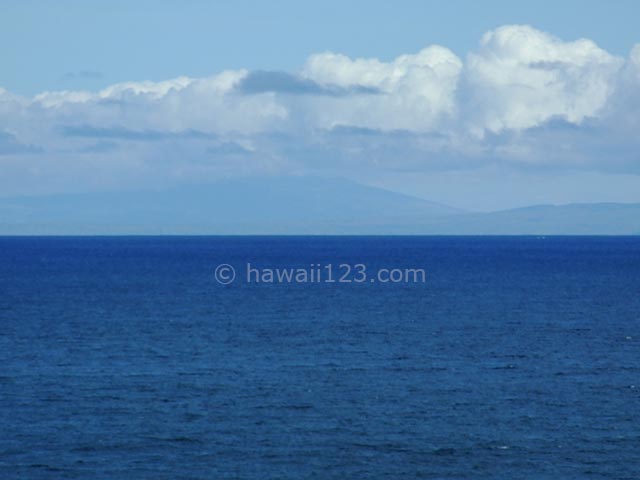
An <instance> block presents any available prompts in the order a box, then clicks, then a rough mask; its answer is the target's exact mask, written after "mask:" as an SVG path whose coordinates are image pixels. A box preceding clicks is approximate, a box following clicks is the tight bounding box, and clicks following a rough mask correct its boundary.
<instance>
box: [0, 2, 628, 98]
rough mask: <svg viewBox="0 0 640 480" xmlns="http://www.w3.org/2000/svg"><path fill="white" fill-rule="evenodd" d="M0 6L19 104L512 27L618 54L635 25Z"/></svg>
mask: <svg viewBox="0 0 640 480" xmlns="http://www.w3.org/2000/svg"><path fill="white" fill-rule="evenodd" d="M0 5H1V7H0V8H1V9H2V15H0V58H2V66H1V67H0V69H1V70H0V85H2V86H3V87H4V88H6V89H8V90H11V91H13V92H16V93H21V94H35V93H39V92H41V91H44V90H51V89H66V88H99V87H103V86H106V85H109V84H111V83H116V82H123V81H130V80H156V81H158V80H165V79H167V78H173V77H177V76H180V75H187V76H192V77H203V76H208V75H211V74H213V73H216V72H219V71H221V70H225V69H240V68H247V69H251V70H256V69H266V70H294V69H296V68H298V67H299V66H300V64H301V63H302V62H303V61H304V60H305V59H306V58H307V57H308V56H309V55H311V54H313V53H316V52H322V51H325V50H331V51H335V52H341V53H344V54H345V55H348V56H351V57H377V58H380V59H386V60H390V59H392V58H395V57H396V56H398V55H401V54H403V53H406V52H415V51H418V50H420V49H421V48H423V47H424V46H426V45H429V44H438V45H444V46H446V47H447V48H449V49H451V50H452V51H453V52H454V53H456V54H457V55H459V56H463V55H465V54H466V53H467V52H468V51H469V50H471V49H473V48H474V47H475V46H476V45H477V43H478V39H479V38H480V37H481V36H482V34H483V33H485V32H486V31H487V30H490V29H492V28H495V27H497V26H500V25H506V24H521V23H525V24H530V25H533V26H535V27H536V28H538V29H541V30H544V31H548V32H551V33H553V34H554V35H557V36H559V37H562V38H566V39H573V38H581V37H587V38H590V39H591V40H593V41H595V42H596V43H597V44H598V45H600V46H601V47H602V48H604V49H605V50H608V51H609V52H611V53H614V54H617V55H623V56H624V55H627V54H628V53H629V50H630V48H631V46H632V45H633V44H634V43H635V42H638V41H639V39H638V33H637V32H638V18H639V17H640V4H639V3H638V2H637V1H634V0H616V1H615V2H613V3H612V2H605V1H593V0H582V1H575V0H563V1H557V0H556V1H549V0H540V1H536V2H514V1H490V0H489V1H482V2H472V1H468V0H467V1H461V0H450V1H428V0H422V1H420V0H405V1H398V2H389V1H379V0H369V1H362V0H352V1H348V2H345V1H336V0H325V1H322V2H310V1H309V2H301V1H283V0H276V1H274V2H259V1H247V0H237V1H218V2H211V1H197V0H196V1H158V0H156V1H148V0H139V1H135V2H131V1H117V0H112V1H99V0H98V1H90V2H88V1H82V0H75V1H70V0H60V1H56V2H46V1H33V0H20V1H17V0H15V1H6V0H4V1H1V2H0ZM83 73H85V75H83ZM86 74H88V75H86Z"/></svg>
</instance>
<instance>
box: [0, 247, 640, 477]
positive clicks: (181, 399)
mask: <svg viewBox="0 0 640 480" xmlns="http://www.w3.org/2000/svg"><path fill="white" fill-rule="evenodd" d="M248 264H250V267H247V265H248ZM220 265H226V266H227V267H225V268H228V267H231V268H233V269H234V270H235V276H234V277H233V278H232V275H229V272H228V271H227V274H226V276H225V277H223V278H222V280H223V281H222V282H221V281H220V280H221V279H220V278H218V277H217V274H218V273H219V270H218V267H219V266H220ZM345 265H346V266H348V267H349V270H350V271H349V272H348V273H349V275H346V276H345V280H351V281H350V282H347V281H337V280H339V278H338V277H337V276H336V275H333V277H332V279H333V280H334V281H333V282H331V281H326V280H327V274H328V272H329V270H331V269H332V270H333V273H334V274H336V273H340V275H341V276H342V274H343V273H347V272H346V269H347V267H346V266H345ZM328 267H330V268H328ZM248 268H252V269H254V270H253V271H254V272H255V271H258V273H253V274H252V275H253V276H249V278H248V277H247V275H246V274H247V271H248ZM279 269H280V270H281V269H291V271H292V272H293V273H300V272H301V271H305V272H310V273H311V275H307V276H306V281H302V280H304V278H303V277H304V275H302V276H301V277H300V279H301V281H298V282H296V281H287V280H286V278H285V279H284V280H283V281H277V276H278V273H277V272H276V274H275V275H272V276H271V277H269V275H268V273H269V272H271V273H272V274H273V272H274V271H275V270H279ZM365 270H366V275H365ZM383 270H384V271H385V272H386V273H385V275H386V276H385V277H384V278H386V279H387V280H388V279H389V277H390V273H391V272H394V271H395V272H400V273H398V275H397V276H396V277H394V278H395V279H396V280H398V281H386V282H385V281H383V280H384V278H383V277H378V276H377V273H379V272H380V271H383ZM408 271H413V272H414V273H415V272H416V271H422V272H424V278H419V276H417V277H416V276H415V275H414V276H413V278H410V279H407V278H405V277H403V274H404V273H406V272H408ZM249 273H251V271H250V272H249ZM401 277H402V278H401ZM269 278H272V279H273V280H272V281H270V280H269ZM310 278H311V279H312V280H314V281H311V280H310ZM230 280H232V281H230ZM316 280H317V281H316ZM360 280H363V281H360ZM0 368H1V370H0V478H2V479H7V480H8V479H67V478H68V479H76V478H77V479H93V480H99V479H121V478H127V479H128V478H132V479H292V480H293V479H295V480H301V479H341V480H342V479H403V480H404V479H417V478H424V479H504V480H507V479H509V480H511V479H553V480H559V479H630V480H631V479H634V480H637V479H638V478H640V237H41V238H39V237H2V238H0Z"/></svg>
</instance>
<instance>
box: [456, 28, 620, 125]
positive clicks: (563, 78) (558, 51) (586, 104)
mask: <svg viewBox="0 0 640 480" xmlns="http://www.w3.org/2000/svg"><path fill="white" fill-rule="evenodd" d="M623 64H624V61H623V59H621V58H618V57H615V56H613V55H611V54H609V53H607V52H606V51H604V50H602V49H601V48H599V47H598V46H597V45H596V44H595V43H593V42H592V41H590V40H585V39H582V40H577V41H574V42H563V41H562V40H560V39H558V38H555V37H553V36H551V35H549V34H547V33H544V32H540V31H538V30H535V29H533V28H531V27H528V26H505V27H501V28H498V29H496V30H494V31H491V32H488V33H486V34H485V35H484V36H483V37H482V41H481V46H480V49H479V50H478V51H477V52H474V53H471V54H470V55H469V57H468V59H467V64H466V72H465V79H466V81H467V85H468V87H469V89H470V92H469V97H470V98H471V99H472V107H471V108H470V109H468V110H467V113H468V114H469V115H470V116H471V118H472V119H473V123H472V126H473V128H475V129H482V130H485V129H486V130H491V131H493V132H498V131H501V130H503V129H526V128H530V127H535V126H537V125H540V124H542V123H543V122H545V121H547V120H549V119H550V118H554V117H562V118H564V119H566V120H567V121H568V122H571V123H574V124H579V123H581V122H582V121H583V120H584V119H585V118H589V117H594V116H597V115H598V113H599V112H600V111H601V109H602V108H603V107H604V106H605V104H606V102H607V100H608V99H609V97H610V95H611V94H612V92H613V89H614V86H615V79H616V76H617V75H618V73H619V71H620V69H621V68H622V66H623Z"/></svg>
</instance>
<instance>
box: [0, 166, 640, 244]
mask: <svg viewBox="0 0 640 480" xmlns="http://www.w3.org/2000/svg"><path fill="white" fill-rule="evenodd" d="M0 234H1V235H102V234H105V235H112V234H113V235H121V234H122V235H127V234H131V235H162V234H198V235H199V234H211V235H215V234H224V235H227V234H231V235H234V234H239V235H247V234H317V235H322V234H327V235H331V234H353V235H357V234H373V235H378V234H389V235H394V234H417V235H419V234H425V235H638V234H640V204H638V203H632V204H623V203H593V204H569V205H534V206H529V207H525V208H517V209H510V210H501V211H495V212H489V213H478V212H469V211H464V210H460V209H456V208H453V207H449V206H446V205H442V204H439V203H434V202H429V201H427V200H423V199H421V198H417V197H412V196H408V195H403V194H399V193H395V192H391V191H388V190H384V189H381V188H375V187H370V186H365V185H362V184H359V183H356V182H353V181H350V180H345V179H336V178H316V177H278V178H269V179H265V178H237V179H228V180H223V181H218V182H215V183H210V184H206V185H190V186H183V187H176V188H172V189H166V190H140V191H120V192H100V193H95V192H94V193H77V194H58V195H42V196H21V197H5V198H0Z"/></svg>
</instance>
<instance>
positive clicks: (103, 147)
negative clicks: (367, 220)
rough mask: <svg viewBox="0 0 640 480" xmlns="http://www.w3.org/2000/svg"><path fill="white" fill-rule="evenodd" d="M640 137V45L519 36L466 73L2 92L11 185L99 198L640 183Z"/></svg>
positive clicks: (371, 64) (405, 68) (0, 145)
mask: <svg viewBox="0 0 640 480" xmlns="http://www.w3.org/2000/svg"><path fill="white" fill-rule="evenodd" d="M638 127H640V44H639V45H636V46H634V47H633V48H632V50H631V53H630V55H629V57H628V58H621V57H617V56H614V55H611V54H610V53H608V52H606V51H605V50H603V49H601V48H599V47H598V46H597V45H596V44H595V43H594V42H592V41H590V40H586V39H580V40H575V41H565V40H562V39H559V38H556V37H554V36H552V35H550V34H548V33H545V32H541V31H539V30H536V29H534V28H532V27H530V26H524V25H508V26H503V27H500V28H497V29H495V30H492V31H489V32H487V33H486V34H485V35H484V36H483V37H482V39H481V40H480V42H479V45H478V47H477V48H476V49H475V50H474V51H472V52H470V53H468V54H467V55H466V57H465V58H459V57H458V56H456V55H455V54H454V53H453V52H452V51H450V50H449V49H447V48H445V47H442V46H436V45H432V46H427V47H426V48H424V49H423V50H421V51H419V52H417V53H413V54H405V55H401V56H399V57H397V58H395V59H392V60H390V61H382V60H379V59H375V58H370V59H363V58H357V59H353V58H349V57H347V56H345V55H342V54H339V53H332V52H324V53H318V54H314V55H311V56H310V57H309V58H308V59H307V60H306V62H304V64H303V65H302V66H301V68H300V69H299V70H298V71H297V72H277V71H247V70H236V71H224V72H221V73H219V74H216V75H213V76H211V77H208V78H188V77H179V78H175V79H171V80H166V81H161V82H149V81H145V82H127V83H120V84H116V85H112V86H110V87H108V88H105V89H103V90H101V91H98V92H90V91H56V92H43V93H41V94H39V95H36V96H35V97H33V98H26V97H22V96H18V95H15V94H12V93H11V92H9V91H6V90H4V89H1V88H0V163H1V164H2V168H1V169H0V172H1V173H0V184H1V185H2V187H4V188H5V189H8V188H9V186H14V188H13V190H19V188H18V187H15V185H22V186H24V188H25V190H29V188H31V187H33V186H34V185H36V184H37V183H38V182H43V179H47V181H49V182H50V183H49V188H50V189H56V188H57V189H62V190H64V189H68V188H69V184H70V183H69V182H70V179H71V178H72V177H73V176H74V175H75V176H76V177H75V178H81V179H82V182H84V183H85V184H86V185H88V188H91V186H92V185H96V186H99V185H102V184H104V185H109V184H114V185H115V184H120V185H122V182H125V183H126V182H127V181H129V182H132V183H133V184H135V183H136V182H140V181H143V180H144V181H145V182H149V183H163V182H164V183H171V182H172V181H175V180H176V179H188V178H196V179H197V178H215V177H219V176H229V175H247V174H249V175H259V174H262V173H286V174H291V173H294V174H297V173H314V174H315V173H319V172H325V173H328V174H338V175H345V176H349V174H350V172H363V171H379V172H384V171H407V172H412V171H416V172H428V171H431V170H439V171H441V170H447V169H464V168H476V167H478V166H486V165H488V164H508V165H512V166H514V168H533V169H537V168H544V169H588V170H597V171H614V172H623V173H632V174H637V173H639V171H640V168H639V167H640V158H638V152H640V148H639V147H640V135H639V134H638V133H637V132H638V131H640V130H639V129H638ZM65 179H66V180H65ZM56 182H59V184H56ZM65 182H66V183H65ZM34 188H35V187H34ZM12 193H16V192H12ZM18 193H19V192H18Z"/></svg>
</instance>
